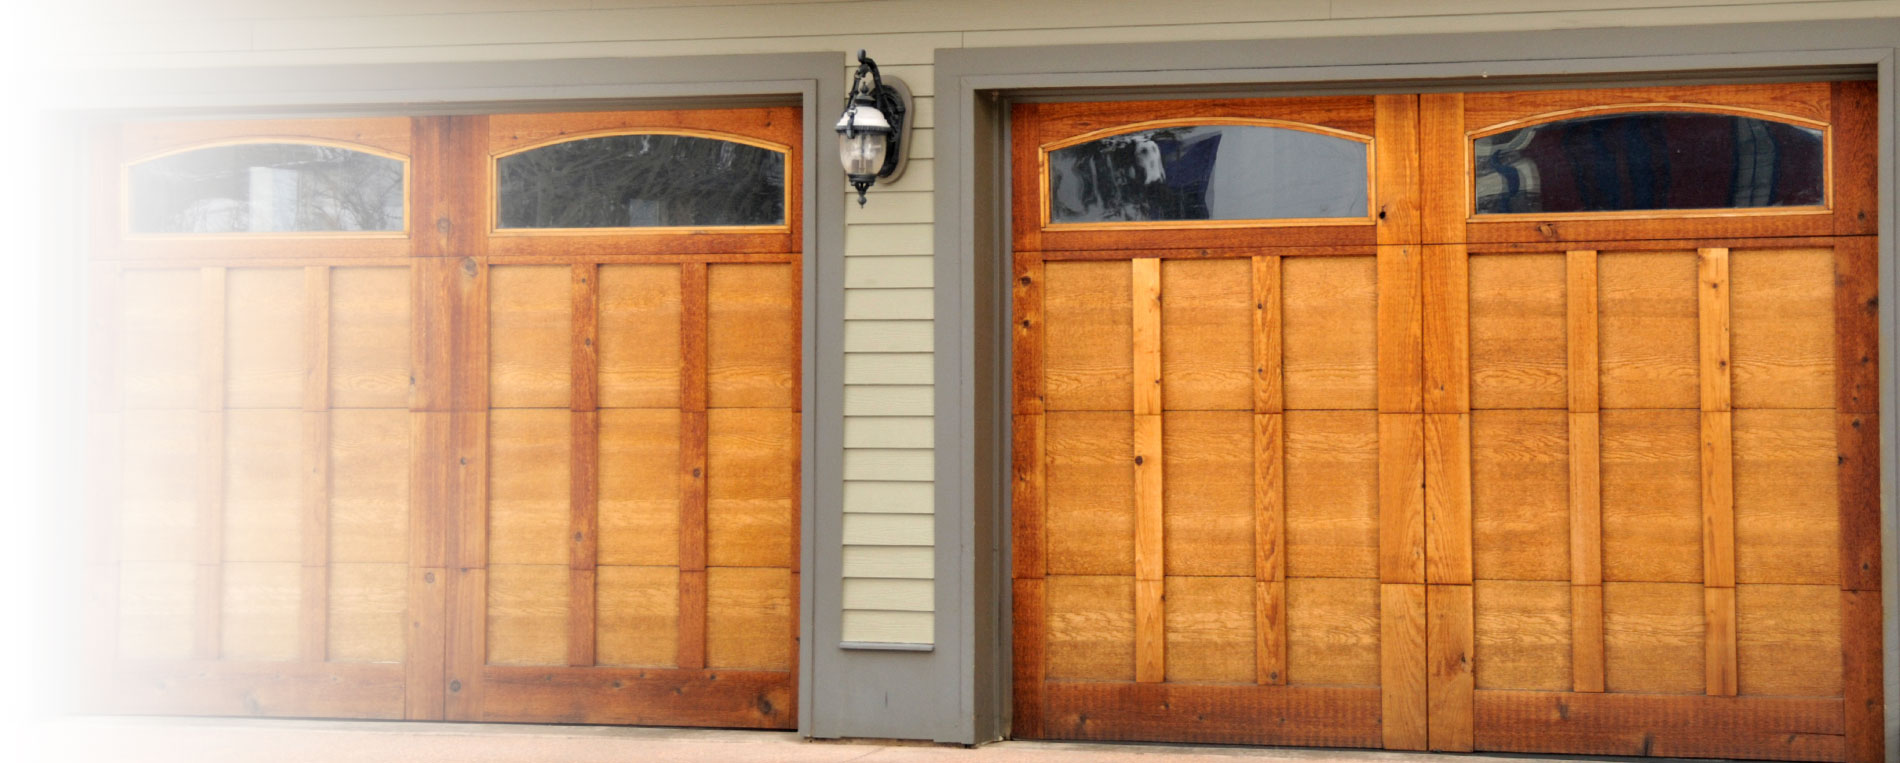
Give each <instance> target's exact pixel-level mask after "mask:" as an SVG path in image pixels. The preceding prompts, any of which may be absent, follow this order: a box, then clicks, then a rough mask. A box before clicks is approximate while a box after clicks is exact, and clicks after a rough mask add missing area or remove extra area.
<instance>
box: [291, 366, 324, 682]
mask: <svg viewBox="0 0 1900 763" xmlns="http://www.w3.org/2000/svg"><path fill="white" fill-rule="evenodd" d="M306 389H308V387H306ZM302 492H303V527H302V535H303V592H302V598H301V599H299V602H300V606H301V612H300V614H299V615H298V623H299V628H300V636H299V638H298V644H299V649H298V651H299V652H300V653H301V654H302V657H303V661H304V662H323V661H324V660H326V659H328V658H329V645H328V640H329V630H330V626H329V619H330V585H329V584H330V414H329V412H327V411H305V412H304V413H303V491H302Z"/></svg>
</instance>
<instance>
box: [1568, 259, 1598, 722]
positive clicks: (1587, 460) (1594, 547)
mask: <svg viewBox="0 0 1900 763" xmlns="http://www.w3.org/2000/svg"><path fill="white" fill-rule="evenodd" d="M1564 270H1565V276H1564V281H1565V287H1564V292H1565V301H1566V303H1567V306H1566V308H1565V323H1566V329H1565V335H1566V338H1567V340H1568V352H1567V356H1568V363H1567V368H1566V373H1565V376H1566V378H1567V379H1568V392H1567V397H1568V399H1569V409H1570V413H1569V422H1568V424H1569V427H1568V428H1569V440H1570V446H1569V452H1570V490H1569V494H1570V672H1571V690H1572V691H1578V692H1601V691H1603V683H1604V672H1603V671H1604V662H1603V493H1602V487H1601V472H1600V469H1601V463H1600V458H1599V451H1600V447H1601V441H1600V439H1599V438H1600V435H1599V431H1600V426H1599V424H1600V421H1599V416H1600V415H1601V414H1599V413H1598V410H1597V404H1598V380H1599V377H1598V374H1599V366H1598V363H1597V253H1596V252H1595V251H1594V250H1573V251H1570V252H1566V253H1565V254H1564Z"/></svg>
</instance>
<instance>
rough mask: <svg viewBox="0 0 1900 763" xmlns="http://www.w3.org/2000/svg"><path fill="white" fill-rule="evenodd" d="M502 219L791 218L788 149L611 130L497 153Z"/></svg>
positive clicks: (725, 221)
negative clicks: (787, 203)
mask: <svg viewBox="0 0 1900 763" xmlns="http://www.w3.org/2000/svg"><path fill="white" fill-rule="evenodd" d="M496 172H497V175H498V177H499V178H500V186H501V190H500V192H501V210H500V211H501V224H500V227H502V228H650V227H679V226H691V227H707V226H717V225H783V224H784V223H785V155H784V154H782V153H779V152H777V151H773V150H770V149H765V148H759V147H757V146H748V145H746V144H744V143H733V142H729V141H723V140H717V139H713V138H699V137H694V136H691V135H609V136H605V137H600V138H586V139H583V140H574V141H568V142H566V143H556V144H553V145H550V146H542V147H541V148H536V149H532V150H529V151H523V152H521V153H519V154H511V155H509V156H504V157H502V158H501V160H500V162H499V165H498V167H497V170H496Z"/></svg>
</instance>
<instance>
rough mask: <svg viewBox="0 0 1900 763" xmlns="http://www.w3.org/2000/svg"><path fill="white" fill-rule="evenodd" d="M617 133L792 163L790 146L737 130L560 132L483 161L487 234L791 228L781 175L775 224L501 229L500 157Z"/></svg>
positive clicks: (787, 187)
mask: <svg viewBox="0 0 1900 763" xmlns="http://www.w3.org/2000/svg"><path fill="white" fill-rule="evenodd" d="M621 135H679V136H684V137H690V138H706V139H710V140H717V141H721V142H724V143H738V144H740V145H746V146H752V147H754V148H762V149H765V150H767V151H771V152H773V153H776V154H778V155H779V159H780V161H782V162H784V164H785V167H786V168H787V169H788V171H789V168H790V167H791V166H792V160H791V151H792V147H791V146H788V145H785V144H783V143H777V142H774V141H769V140H765V139H763V138H754V137H750V136H746V135H739V134H737V133H729V132H720V131H717V130H703V129H698V128H692V127H674V128H660V127H624V128H611V129H606V130H590V131H586V132H578V133H569V134H566V135H560V136H556V137H554V138H550V139H548V140H543V141H538V142H535V143H530V144H527V145H522V146H513V147H510V148H509V149H508V150H506V151H493V152H490V153H489V155H488V158H487V160H486V164H487V167H486V172H487V175H488V189H487V194H486V195H487V212H488V235H490V236H505V237H514V236H520V237H536V236H622V235H632V236H653V235H693V234H700V233H790V232H791V230H792V219H791V216H792V178H790V177H787V178H785V182H784V184H783V186H782V187H781V188H780V191H781V193H782V196H781V201H780V204H781V206H780V209H781V210H782V211H781V213H780V215H779V218H780V222H779V223H778V224H777V225H699V226H692V225H650V226H640V227H635V226H626V225H623V226H615V227H602V228H503V227H501V160H502V159H505V158H508V157H510V156H514V155H517V154H524V153H527V152H529V151H534V150H537V149H542V148H547V147H549V146H554V145H559V144H562V143H576V142H579V141H583V140H593V139H595V138H612V137H616V136H621Z"/></svg>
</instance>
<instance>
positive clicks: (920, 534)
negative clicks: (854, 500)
mask: <svg viewBox="0 0 1900 763" xmlns="http://www.w3.org/2000/svg"><path fill="white" fill-rule="evenodd" d="M936 524H937V522H936V518H935V517H932V516H930V515H928V514H845V515H844V542H845V543H846V544H849V545H854V546H928V545H931V544H934V543H936V542H937V541H936Z"/></svg>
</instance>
